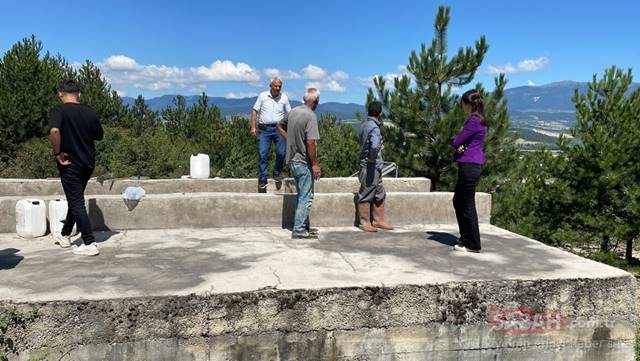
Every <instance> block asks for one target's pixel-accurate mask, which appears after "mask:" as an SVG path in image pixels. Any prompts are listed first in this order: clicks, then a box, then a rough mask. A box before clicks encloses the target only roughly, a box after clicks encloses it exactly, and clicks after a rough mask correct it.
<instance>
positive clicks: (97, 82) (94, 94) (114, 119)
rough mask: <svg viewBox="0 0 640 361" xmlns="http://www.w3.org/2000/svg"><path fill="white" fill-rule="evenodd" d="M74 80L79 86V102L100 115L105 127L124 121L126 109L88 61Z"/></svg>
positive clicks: (97, 69)
mask: <svg viewBox="0 0 640 361" xmlns="http://www.w3.org/2000/svg"><path fill="white" fill-rule="evenodd" d="M74 79H76V81H77V82H78V85H79V86H80V91H81V94H80V100H81V101H82V103H84V104H86V105H88V106H89V107H91V108H92V109H93V110H94V111H95V112H96V113H97V114H99V115H100V121H101V122H102V124H103V125H105V126H113V125H119V124H120V122H121V121H123V120H125V119H126V108H125V106H124V105H123V104H122V99H121V98H120V96H118V94H117V93H116V92H115V91H112V90H111V86H110V85H109V84H108V83H107V80H106V79H105V78H104V77H103V76H102V73H101V72H100V69H99V68H98V67H97V66H95V65H94V64H93V63H92V62H90V61H88V60H87V61H85V63H84V64H82V66H81V67H80V69H78V71H77V73H76V74H75V76H74Z"/></svg>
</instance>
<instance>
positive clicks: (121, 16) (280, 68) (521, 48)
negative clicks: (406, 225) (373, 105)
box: [0, 0, 640, 103]
mask: <svg viewBox="0 0 640 361" xmlns="http://www.w3.org/2000/svg"><path fill="white" fill-rule="evenodd" d="M68 4H80V5H79V6H76V7H73V6H71V5H67V3H65V2H54V1H29V0H22V1H11V2H6V3H3V11H2V14H0V24H1V25H0V52H1V53H4V52H6V51H7V50H8V49H9V48H10V47H11V45H12V44H14V43H15V42H17V41H19V40H20V39H22V38H24V37H27V36H30V35H31V34H35V35H36V37H37V38H38V39H39V40H41V41H42V42H43V44H44V47H45V49H46V50H49V51H51V52H53V53H60V54H62V55H63V56H64V57H65V58H66V59H67V60H68V61H69V62H71V63H75V62H83V61H84V60H85V59H88V60H91V61H92V62H94V63H96V64H99V65H100V67H101V68H102V70H103V72H104V73H105V75H106V76H107V77H108V79H109V80H110V82H111V84H112V86H113V88H114V89H117V90H118V91H120V92H121V93H122V94H126V95H128V96H136V95H137V94H143V95H144V96H145V97H153V96H157V95H161V94H176V93H180V94H198V93H200V92H202V91H205V92H206V93H207V94H208V95H211V96H226V97H243V96H252V95H255V94H256V93H258V92H260V91H263V90H266V89H267V87H268V83H269V79H270V77H271V76H273V75H276V74H279V75H280V76H281V77H283V78H284V90H285V91H287V92H288V93H290V95H291V96H292V97H293V98H295V99H298V98H300V96H301V94H302V93H303V91H304V88H305V86H307V85H308V84H311V83H313V84H315V85H317V86H319V87H320V89H321V91H322V97H321V99H322V101H323V102H324V101H339V102H357V103H362V102H363V101H364V99H365V95H366V89H367V84H368V83H369V79H370V77H371V76H373V75H389V76H393V74H401V73H402V72H403V71H404V70H403V66H404V65H406V64H407V59H408V56H409V54H410V52H411V50H413V49H418V48H419V47H420V43H421V42H427V43H429V42H430V39H431V37H432V35H433V21H434V16H435V13H436V11H437V7H438V5H441V4H442V5H450V6H451V15H452V19H451V23H450V27H449V50H450V53H453V52H455V51H457V49H458V48H459V47H460V46H467V45H473V43H474V42H475V40H476V39H477V38H478V37H479V36H480V35H485V36H486V37H487V40H488V43H489V45H490V49H489V52H488V54H487V56H486V57H485V60H484V63H483V65H482V68H481V69H480V71H479V72H478V74H477V77H476V80H475V81H480V82H482V83H483V84H485V85H487V86H488V87H489V88H491V84H492V83H493V77H494V76H495V75H494V73H496V72H499V71H506V72H507V77H508V79H509V87H515V86H521V85H527V84H536V85H540V84H546V83H549V82H553V81H559V80H578V81H586V80H590V79H591V77H592V75H593V74H594V73H598V74H601V73H602V72H603V70H604V69H605V68H607V67H609V66H611V65H618V66H621V67H623V68H627V67H632V68H633V69H634V70H636V75H637V74H638V73H637V71H638V69H640V46H639V45H638V39H640V30H638V29H639V28H638V25H635V24H636V23H637V14H639V13H640V2H638V1H635V0H628V1H618V0H611V1H607V2H600V1H584V0H582V1H573V0H572V1H558V0H555V1H547V0H540V1H535V2H523V1H482V2H480V1H451V2H442V1H438V2H434V1H425V0H423V1H419V0H416V1H403V0H395V1H388V0H387V1H378V0H373V1H346V0H342V1H333V0H326V1H316V2H302V1H295V2H294V1H288V0H280V1H272V2H268V1H251V2H249V1H233V2H224V3H222V2H221V3H218V2H214V1H186V0H185V1H183V2H177V1H146V0H145V1H139V0H138V1H93V0H91V1H89V0H87V1H83V2H79V3H74V2H69V3H68Z"/></svg>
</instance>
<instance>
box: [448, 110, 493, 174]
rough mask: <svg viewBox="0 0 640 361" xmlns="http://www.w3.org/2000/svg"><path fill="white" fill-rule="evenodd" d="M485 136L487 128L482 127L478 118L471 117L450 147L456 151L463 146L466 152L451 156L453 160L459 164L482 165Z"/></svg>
mask: <svg viewBox="0 0 640 361" xmlns="http://www.w3.org/2000/svg"><path fill="white" fill-rule="evenodd" d="M486 136H487V126H486V125H482V123H481V120H480V117H478V116H477V115H472V116H470V117H469V119H467V121H466V123H464V127H463V128H462V131H461V132H460V134H458V136H457V137H456V139H454V140H453V143H452V144H451V146H453V148H454V149H458V147H460V146H461V145H465V147H466V150H465V151H464V153H462V154H460V153H458V152H457V151H456V152H455V154H454V155H453V160H455V161H456V162H459V163H476V164H484V163H485V161H486V160H485V158H484V151H483V148H484V139H485V137H486Z"/></svg>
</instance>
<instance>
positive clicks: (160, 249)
mask: <svg viewBox="0 0 640 361" xmlns="http://www.w3.org/2000/svg"><path fill="white" fill-rule="evenodd" d="M481 232H482V238H483V250H484V252H483V253H481V254H471V253H459V252H454V251H452V250H451V245H452V244H453V243H454V242H455V239H456V238H455V237H456V235H457V231H456V228H455V226H453V225H424V226H419V227H416V226H413V227H405V228H401V229H398V230H395V231H392V232H379V233H376V234H365V233H364V232H359V231H357V230H356V229H355V228H353V227H337V228H321V236H320V239H319V240H316V241H299V240H295V241H294V240H291V239H289V232H287V231H286V230H283V229H281V228H211V229H171V230H156V231H122V232H119V233H118V232H102V233H99V234H98V239H99V242H100V249H101V255H100V256H98V257H95V258H85V257H79V256H74V255H73V254H72V253H71V252H70V251H69V250H62V249H58V248H56V247H55V246H54V245H52V243H51V241H50V240H49V239H48V238H44V239H36V240H24V239H20V238H18V237H17V236H15V235H13V234H4V235H0V299H1V300H3V302H5V303H11V304H14V305H15V306H16V307H17V308H18V309H19V310H21V311H23V312H27V311H29V310H32V309H34V308H35V309H38V310H39V313H40V314H41V315H40V316H39V317H37V318H35V319H33V320H28V321H27V322H25V324H24V325H23V327H18V328H14V329H12V330H11V332H10V336H12V337H13V338H14V340H15V341H16V347H17V349H18V350H19V351H21V353H20V356H18V357H16V359H21V360H26V359H27V358H28V357H30V356H34V355H36V354H38V352H40V351H41V352H43V353H44V354H45V355H46V357H48V358H50V359H56V360H57V359H60V358H61V359H63V360H104V359H108V360H151V359H153V360H438V361H441V360H445V361H447V360H487V361H488V360H537V361H540V360H594V361H595V360H598V361H607V360H611V361H613V360H615V361H626V360H628V361H630V360H632V359H633V352H634V338H635V332H636V318H635V306H634V305H635V279H634V278H633V277H632V276H631V275H629V274H628V273H626V272H623V271H621V270H618V269H615V268H612V267H609V266H606V265H603V264H600V263H596V262H593V261H589V260H586V259H583V258H580V257H578V256H575V255H572V254H570V253H567V252H564V251H561V250H558V249H555V248H552V247H548V246H545V245H543V244H541V243H539V242H536V241H533V240H530V239H527V238H525V237H522V236H518V235H516V234H514V233H511V232H508V231H505V230H502V229H499V228H497V227H493V226H490V225H486V224H485V225H482V227H481Z"/></svg>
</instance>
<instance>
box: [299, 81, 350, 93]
mask: <svg viewBox="0 0 640 361" xmlns="http://www.w3.org/2000/svg"><path fill="white" fill-rule="evenodd" d="M305 88H317V89H319V90H320V91H327V92H335V93H344V92H346V91H347V88H345V87H344V86H342V85H340V84H339V83H338V82H337V81H335V80H329V81H322V82H311V83H307V85H306V86H305Z"/></svg>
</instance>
